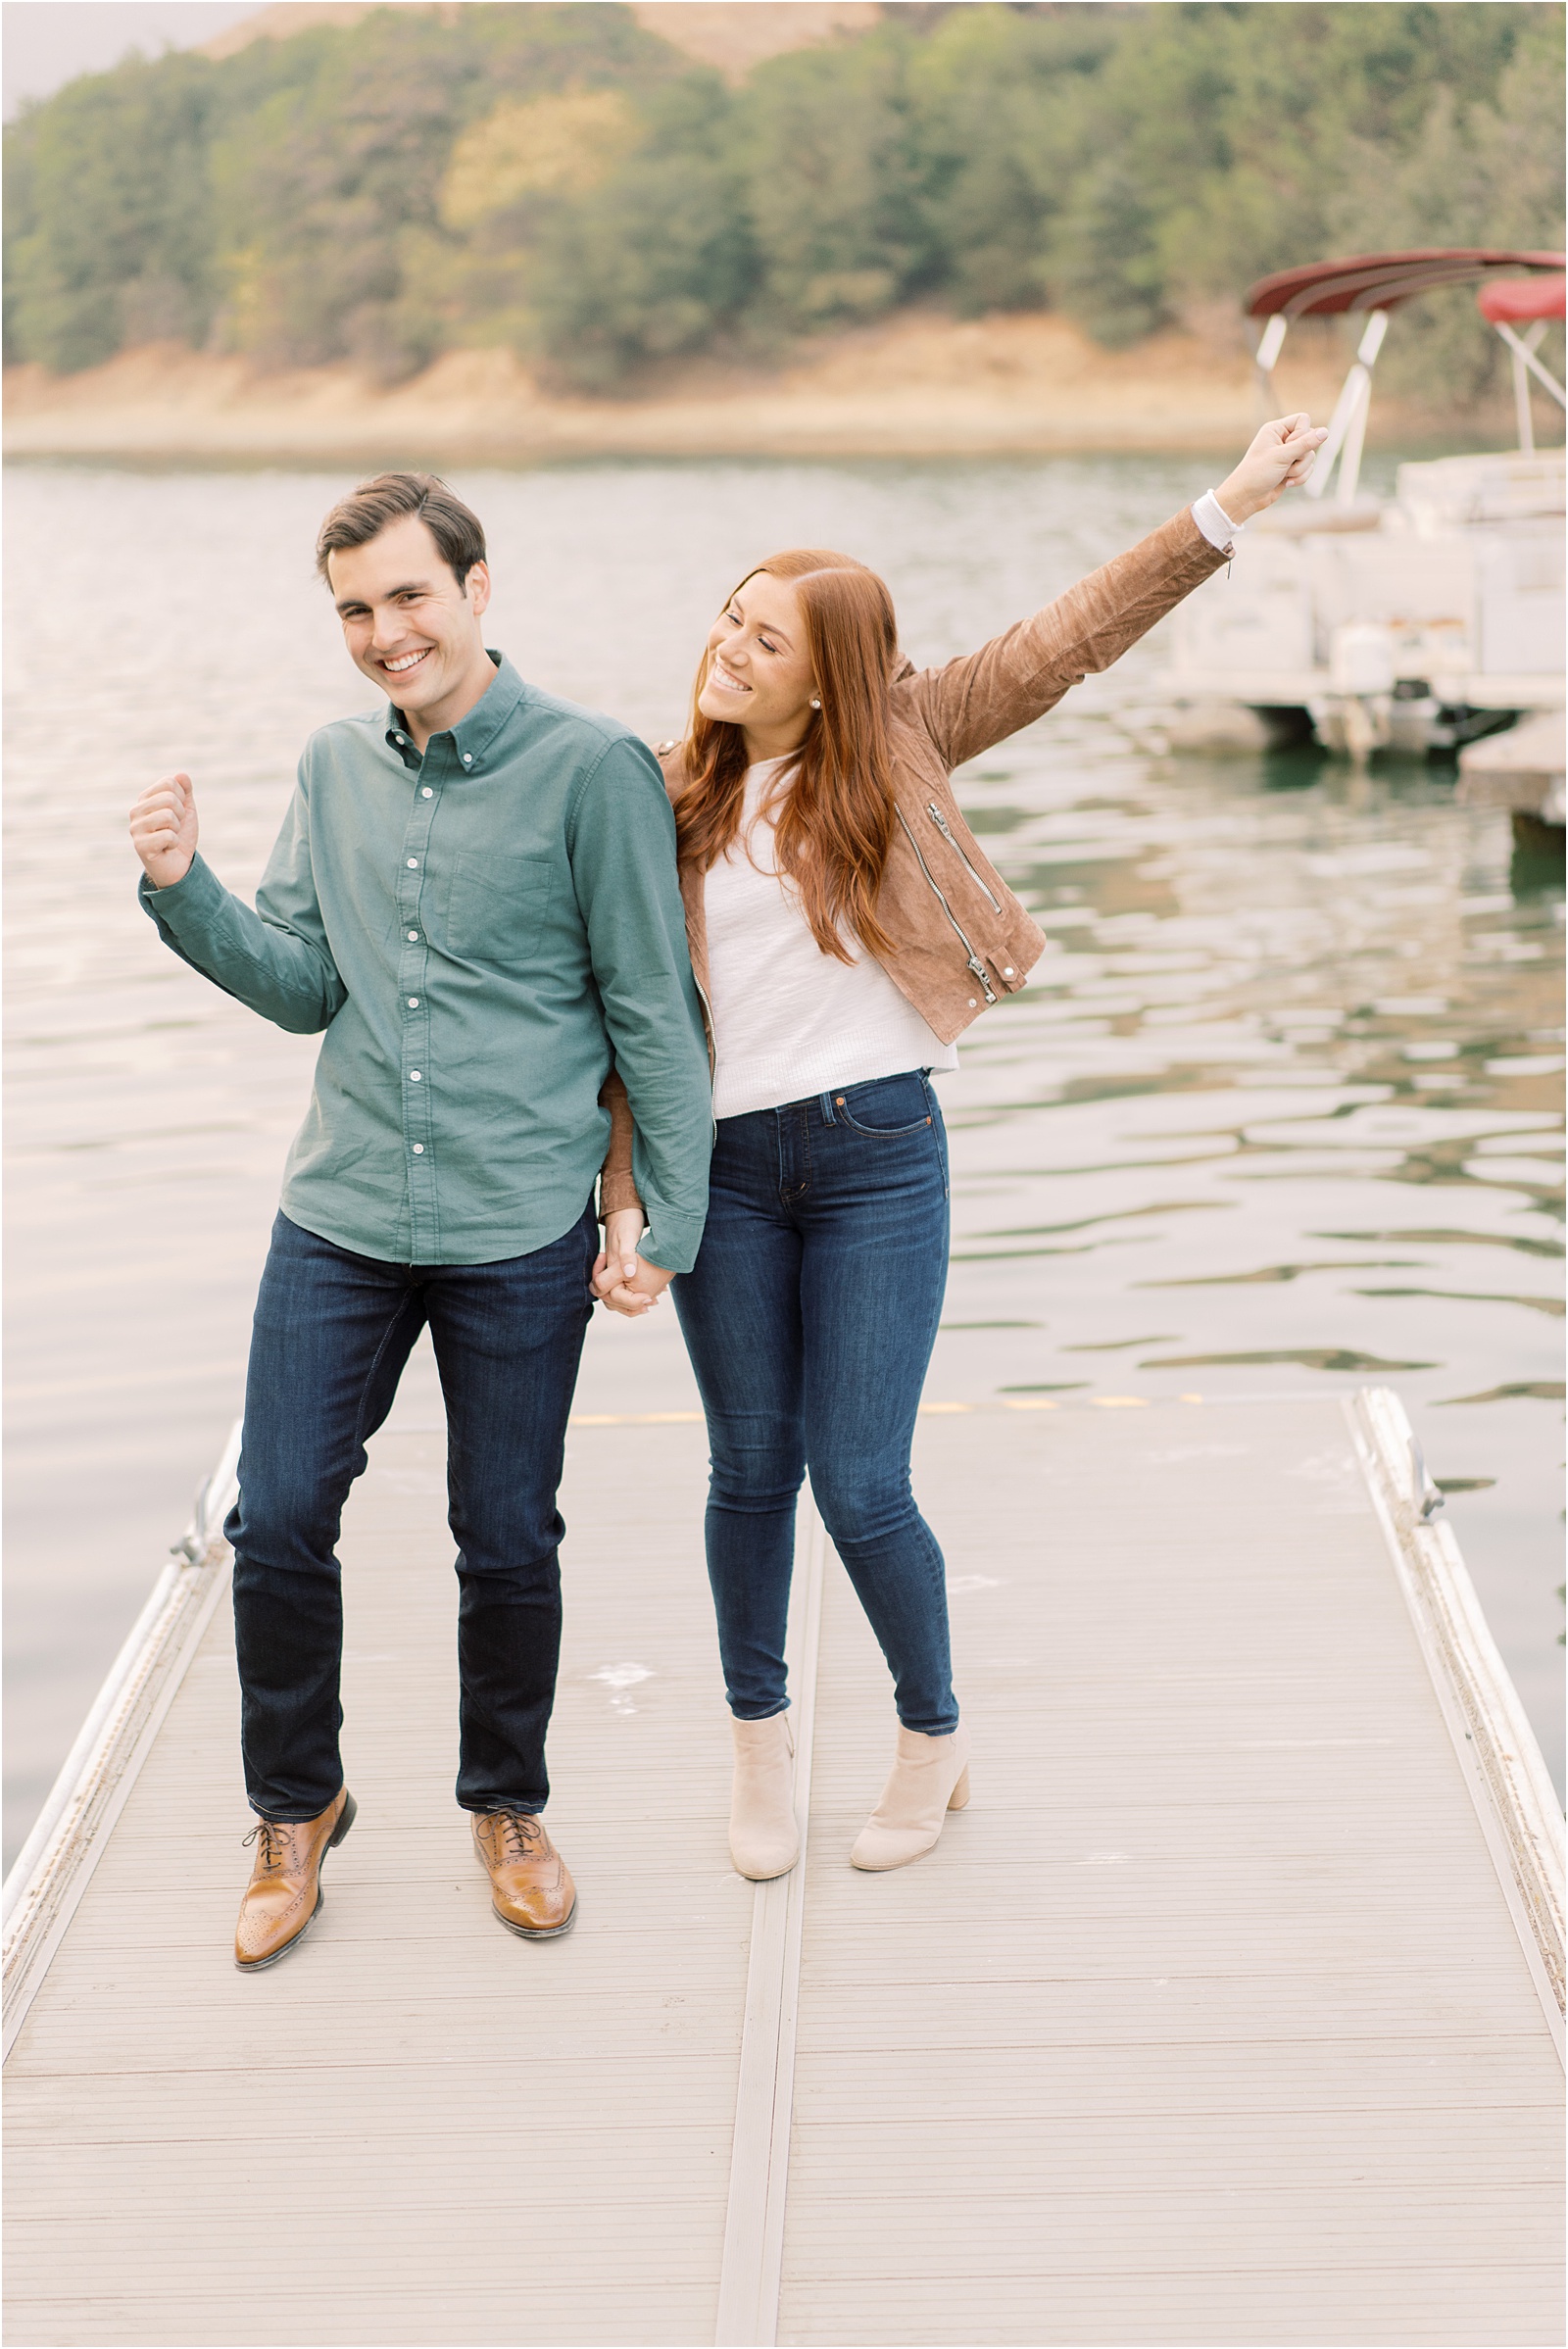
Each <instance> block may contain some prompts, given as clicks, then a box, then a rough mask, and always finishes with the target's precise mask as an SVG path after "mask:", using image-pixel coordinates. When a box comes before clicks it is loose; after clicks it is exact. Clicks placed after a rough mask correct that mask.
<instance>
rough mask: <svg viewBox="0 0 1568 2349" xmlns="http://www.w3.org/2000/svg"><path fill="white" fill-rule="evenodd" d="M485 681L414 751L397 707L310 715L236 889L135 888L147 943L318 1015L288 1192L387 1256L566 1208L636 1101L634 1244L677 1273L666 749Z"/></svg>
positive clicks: (292, 1215)
mask: <svg viewBox="0 0 1568 2349" xmlns="http://www.w3.org/2000/svg"><path fill="white" fill-rule="evenodd" d="M491 659H492V660H494V661H496V662H497V674H496V678H495V682H494V683H493V684H492V685H491V686H490V688H489V690H488V691H487V692H486V693H485V695H484V696H483V698H482V699H481V700H480V701H479V702H478V703H476V704H475V706H474V708H473V709H472V710H470V711H469V712H468V714H467V716H466V718H464V719H463V720H462V722H461V723H460V724H459V725H457V726H455V727H453V728H452V729H451V731H450V732H448V733H445V734H437V735H435V736H433V737H432V738H431V741H430V743H429V745H428V747H427V749H426V751H425V753H424V756H423V758H422V759H421V758H420V757H419V755H418V753H417V751H416V749H415V747H414V744H413V741H412V740H411V738H410V736H409V735H408V733H407V730H406V728H405V726H404V722H403V718H402V714H401V712H400V711H399V710H396V709H390V710H378V711H375V712H372V713H370V714H369V715H367V716H364V717H356V718H345V719H341V720H339V721H338V723H336V724H335V725H330V726H323V727H322V728H321V730H320V732H319V734H315V735H313V736H312V738H311V740H310V742H309V744H308V745H307V747H306V751H305V756H304V758H303V759H301V761H300V768H299V784H298V788H297V790H296V791H295V794H294V801H293V805H292V806H291V807H290V809H289V812H288V817H287V820H286V821H285V823H284V825H283V829H282V831H281V833H280V834H279V836H278V841H277V846H276V847H275V848H274V849H273V851H272V856H271V859H270V863H269V865H268V867H267V872H266V874H265V876H264V878H263V881H262V885H261V887H260V889H259V890H258V891H257V893H256V906H255V910H254V911H253V910H252V908H251V907H250V906H249V905H245V904H243V903H242V902H241V901H240V900H239V899H238V898H235V897H233V896H231V895H230V893H229V892H228V891H227V890H226V889H224V888H223V886H222V884H221V882H220V881H219V879H218V878H217V876H216V875H215V874H214V872H213V871H212V869H211V867H210V866H209V865H207V864H206V863H204V862H203V860H202V859H201V857H200V856H198V857H197V858H196V860H195V862H194V863H193V864H192V866H191V868H190V870H189V872H188V873H187V874H186V875H185V877H184V879H183V880H181V881H178V882H176V883H175V884H174V886H173V888H172V889H154V888H152V887H151V885H150V883H148V882H147V881H146V880H145V879H143V882H142V885H141V894H142V901H143V903H144V904H145V905H146V907H147V910H148V912H149V913H150V914H151V915H152V918H153V920H154V921H155V922H156V923H157V925H158V929H159V932H160V934H161V936H162V937H163V938H164V940H165V942H166V943H167V944H168V945H169V946H171V947H172V948H173V950H174V952H175V954H178V955H180V956H181V957H182V958H183V960H185V961H186V962H188V963H190V964H191V966H192V967H193V968H194V969H196V970H199V971H201V972H202V973H203V974H204V975H205V976H206V977H207V978H209V979H212V980H213V981H215V982H216V984H217V985H218V986H220V987H221V988H223V989H224V990H225V991H226V992H227V993H228V994H229V995H232V996H237V997H238V998H239V1000H240V1002H241V1003H248V1004H249V1005H250V1006H251V1008H252V1009H253V1010H255V1011H259V1012H261V1013H262V1014H263V1016H264V1017H265V1018H268V1019H272V1020H275V1021H276V1022H277V1024H278V1026H279V1027H282V1028H287V1029H289V1030H291V1031H292V1032H293V1033H295V1034H297V1035H311V1034H315V1033H317V1032H318V1031H319V1030H321V1029H324V1030H325V1036H324V1039H323V1041H322V1045H321V1050H320V1053H319V1057H318V1059H317V1064H316V1086H315V1091H314V1093H313V1095H312V1099H311V1106H310V1112H309V1114H308V1116H307V1117H306V1120H305V1123H304V1125H303V1126H302V1127H301V1129H300V1132H299V1134H298V1136H297V1137H296V1139H295V1142H294V1146H293V1149H292V1150H291V1151H290V1153H289V1160H288V1168H287V1172H286V1175H285V1177H284V1185H283V1200H282V1204H283V1212H284V1214H285V1215H287V1216H288V1217H289V1219H290V1221H291V1222H294V1223H297V1224H301V1225H303V1226H304V1228H305V1229H306V1230H307V1231H310V1232H315V1233H317V1234H319V1237H320V1238H322V1239H323V1240H331V1241H335V1242H336V1243H337V1245H338V1246H339V1247H340V1248H352V1249H354V1250H355V1251H356V1252H357V1253H359V1254H361V1255H366V1256H375V1257H378V1258H380V1259H381V1260H382V1261H384V1262H387V1263H397V1264H486V1263H494V1262H496V1261H498V1260H499V1259H501V1258H503V1257H507V1256H519V1255H526V1254H528V1253H529V1252H530V1251H531V1250H532V1249H534V1248H544V1247H547V1246H548V1245H549V1243H550V1242H551V1241H553V1240H559V1239H560V1238H561V1237H562V1235H563V1234H564V1232H567V1231H569V1230H570V1228H571V1226H572V1225H573V1224H574V1223H575V1222H576V1220H577V1218H578V1217H579V1216H580V1215H581V1214H582V1212H583V1209H584V1207H585V1205H586V1204H587V1202H588V1199H590V1197H591V1195H592V1192H593V1185H594V1177H595V1175H596V1174H597V1172H598V1170H599V1166H600V1163H601V1160H602V1159H603V1157H604V1153H605V1147H606V1142H607V1139H608V1135H609V1130H610V1120H609V1116H608V1114H607V1112H606V1111H605V1110H604V1109H602V1108H601V1107H600V1105H599V1091H600V1087H601V1085H602V1084H603V1082H604V1078H605V1075H606V1072H607V1070H608V1069H609V1067H610V1065H611V1062H612V1058H613V1061H614V1064H615V1065H616V1067H618V1069H619V1071H620V1073H621V1075H622V1077H623V1078H624V1079H625V1083H626V1090H627V1093H628V1095H629V1096H630V1100H631V1106H632V1112H633V1115H634V1117H635V1119H636V1124H637V1140H636V1145H635V1160H634V1168H633V1171H634V1174H635V1176H636V1181H637V1188H638V1190H639V1191H640V1193H641V1194H642V1198H643V1202H644V1205H645V1208H646V1211H647V1215H648V1223H649V1233H648V1237H647V1239H646V1240H645V1241H644V1244H643V1245H644V1252H645V1253H646V1254H647V1255H648V1257H649V1258H650V1260H651V1261H652V1262H654V1263H657V1264H662V1265H665V1266H667V1267H668V1268H669V1269H670V1270H672V1271H675V1272H685V1271H689V1270H690V1268H691V1265H692V1263H693V1261H694V1260H695V1257H696V1254H697V1247H698V1243H699V1241H700V1240H701V1238H702V1231H703V1219H704V1216H705V1214H706V1212H707V1205H708V1160H709V1152H710V1148H711V1137H712V1125H711V1092H710V1085H709V1071H708V1052H707V1046H706V1044H705V1042H704V1036H703V1025H702V1015H701V1012H700V1010H699V1007H698V1001H697V991H696V988H695V987H694V985H693V982H692V974H691V964H690V962H689V960H688V958H687V954H686V928H685V921H684V918H683V915H682V911H681V901H680V892H679V889H678V888H677V886H676V879H675V841H674V826H673V822H672V819H671V816H670V810H669V802H668V799H667V798H666V796H665V792H664V786H663V783H662V780H661V777H660V772H659V767H658V764H657V762H656V761H655V759H654V758H653V756H652V754H651V753H650V752H649V751H648V749H647V748H646V747H645V745H644V744H642V743H640V742H638V741H637V740H636V738H635V737H634V736H633V735H631V734H629V733H628V732H627V731H626V729H625V728H624V727H623V726H619V725H616V724H614V723H613V721H612V720H611V719H609V718H605V717H599V716H596V715H595V714H594V712H593V711H591V710H580V709H578V708H577V707H576V706H575V705H574V704H573V703H570V702H563V701H558V700H556V699H555V698H554V697H553V696H552V695H550V694H545V693H541V692H539V691H538V690H537V688H535V687H534V686H531V685H527V684H525V683H524V682H523V680H522V678H521V677H519V676H518V674H517V672H516V670H515V668H514V667H513V666H512V664H511V662H510V661H503V660H501V659H500V657H499V655H496V654H492V655H491Z"/></svg>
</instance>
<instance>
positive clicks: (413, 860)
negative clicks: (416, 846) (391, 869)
mask: <svg viewBox="0 0 1568 2349" xmlns="http://www.w3.org/2000/svg"><path fill="white" fill-rule="evenodd" d="M418 869H419V859H418V857H417V856H411V857H410V858H409V870H410V872H411V873H417V871H418Z"/></svg>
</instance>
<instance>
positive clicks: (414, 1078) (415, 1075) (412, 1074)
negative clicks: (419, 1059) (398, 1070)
mask: <svg viewBox="0 0 1568 2349" xmlns="http://www.w3.org/2000/svg"><path fill="white" fill-rule="evenodd" d="M418 1082H419V1072H418V1070H417V1068H411V1069H410V1071H409V1083H410V1084H411V1085H417V1083H418Z"/></svg>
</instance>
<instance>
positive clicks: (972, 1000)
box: [969, 996, 975, 1011]
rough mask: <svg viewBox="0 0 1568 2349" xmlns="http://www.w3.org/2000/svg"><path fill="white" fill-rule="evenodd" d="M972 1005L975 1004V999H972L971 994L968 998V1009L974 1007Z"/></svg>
mask: <svg viewBox="0 0 1568 2349" xmlns="http://www.w3.org/2000/svg"><path fill="white" fill-rule="evenodd" d="M974 1005H975V999H974V997H973V996H971V997H970V998H969V1008H970V1010H971V1011H972V1010H973V1009H974Z"/></svg>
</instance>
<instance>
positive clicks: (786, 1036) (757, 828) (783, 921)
mask: <svg viewBox="0 0 1568 2349" xmlns="http://www.w3.org/2000/svg"><path fill="white" fill-rule="evenodd" d="M788 763H789V761H788V760H787V759H764V760H763V761H762V763H761V764H760V766H751V767H748V768H747V770H746V806H745V811H744V813H743V815H742V818H741V829H740V832H739V835H738V836H737V838H736V839H735V840H733V841H732V842H731V844H730V847H729V852H728V854H727V855H726V856H722V857H720V858H719V860H718V862H717V863H716V864H714V865H712V866H711V867H710V869H709V873H708V877H707V880H706V882H705V884H704V905H705V908H706V911H707V917H708V976H709V1008H710V1011H711V1016H712V1022H713V1043H714V1047H715V1053H716V1067H715V1071H714V1076H713V1115H714V1116H715V1117H741V1116H744V1115H745V1114H746V1112H747V1111H748V1110H752V1109H776V1108H778V1107H779V1106H780V1105H781V1104H782V1103H783V1102H785V1101H804V1100H806V1099H807V1098H808V1097H809V1095H811V1094H816V1093H826V1092H828V1091H830V1090H831V1088H832V1087H834V1086H835V1085H862V1084H864V1083H865V1082H866V1080H867V1079H868V1078H871V1077H892V1076H898V1075H900V1074H901V1073H902V1072H903V1071H904V1070H905V1069H907V1068H956V1067H957V1065H958V1048H957V1046H956V1044H944V1043H943V1042H942V1040H941V1038H940V1037H939V1036H938V1035H937V1034H936V1032H935V1031H934V1029H932V1028H930V1027H928V1026H927V1024H926V1022H925V1021H924V1020H923V1019H922V1018H921V1017H920V1014H919V1012H918V1011H916V1009H915V1008H914V1005H913V1004H912V1003H908V1002H907V1001H906V999H905V998H904V997H903V996H902V995H901V994H900V992H899V990H898V989H897V987H895V986H894V984H893V981H892V980H891V979H890V978H889V977H888V975H887V972H886V971H885V970H884V969H883V968H882V965H881V964H880V963H879V962H877V961H876V960H875V959H874V958H873V957H872V956H871V955H870V954H866V953H865V952H864V950H863V949H858V950H857V951H856V959H855V961H854V962H839V961H837V960H835V958H834V957H833V955H831V954H823V952H822V950H821V948H820V947H819V946H818V945H817V943H816V940H815V939H814V938H813V937H812V936H811V932H810V929H809V925H808V923H807V919H806V916H805V914H804V913H803V912H802V910H801V905H800V900H799V897H798V895H797V892H796V890H795V887H794V884H793V883H792V882H791V881H790V880H789V879H788V877H787V876H786V875H782V874H780V872H779V870H778V865H777V862H776V859H775V856H774V842H773V823H774V812H775V811H770V810H768V809H767V807H765V805H764V803H765V802H766V799H767V795H768V792H769V789H770V787H771V785H772V784H773V782H774V780H775V778H776V777H777V775H778V774H779V771H780V769H781V768H783V767H785V766H786V765H788ZM846 943H847V944H848V945H850V946H851V947H852V949H853V948H854V947H855V942H854V940H853V939H851V938H848V937H847V938H846Z"/></svg>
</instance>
